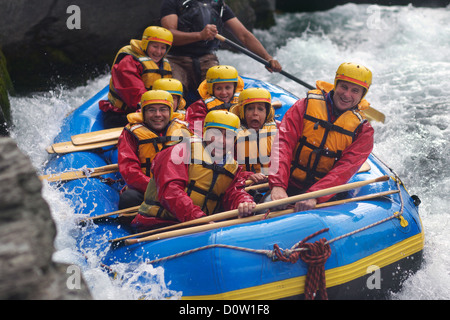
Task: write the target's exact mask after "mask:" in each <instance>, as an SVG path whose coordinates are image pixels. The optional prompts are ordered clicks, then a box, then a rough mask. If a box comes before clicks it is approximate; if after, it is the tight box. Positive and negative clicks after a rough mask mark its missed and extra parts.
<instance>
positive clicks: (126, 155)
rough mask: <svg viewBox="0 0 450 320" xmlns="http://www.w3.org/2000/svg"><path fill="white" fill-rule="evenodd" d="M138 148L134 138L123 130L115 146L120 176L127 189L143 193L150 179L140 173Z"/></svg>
mask: <svg viewBox="0 0 450 320" xmlns="http://www.w3.org/2000/svg"><path fill="white" fill-rule="evenodd" d="M138 148H139V146H138V140H137V139H136V137H134V136H133V135H132V134H131V133H130V132H129V131H128V130H123V131H122V134H121V135H120V137H119V142H118V144H117V149H118V165H119V168H120V174H121V175H122V177H123V179H124V180H125V183H126V184H127V185H128V187H130V188H132V189H136V190H138V191H140V192H142V193H145V190H146V189H147V185H148V182H149V181H150V177H148V176H146V175H145V174H144V173H143V172H142V168H141V161H140V160H139V156H138V154H139V153H138Z"/></svg>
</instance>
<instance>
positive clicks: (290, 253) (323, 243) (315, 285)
mask: <svg viewBox="0 0 450 320" xmlns="http://www.w3.org/2000/svg"><path fill="white" fill-rule="evenodd" d="M394 175H395V173H394ZM394 181H395V182H396V184H397V188H398V190H399V197H400V207H401V208H400V211H397V212H395V213H394V214H393V215H392V216H389V217H387V218H385V219H382V220H379V221H377V222H374V223H372V224H370V225H367V226H365V227H362V228H360V229H357V230H354V231H351V232H348V233H346V234H343V235H341V236H338V237H335V238H333V239H331V240H329V241H327V240H326V239H325V238H322V239H320V240H318V241H316V242H314V243H307V242H306V241H308V240H309V239H311V238H314V237H315V236H317V235H319V234H321V233H324V232H327V231H328V230H329V228H325V229H322V230H319V231H317V232H315V233H313V234H311V235H310V236H307V237H306V238H305V239H303V240H302V241H300V242H297V243H296V244H295V245H293V246H292V247H291V248H290V249H284V250H283V249H280V247H279V246H278V244H274V246H273V249H272V250H266V249H250V248H244V247H238V246H232V245H226V244H210V245H206V246H203V247H199V248H195V249H191V250H187V251H183V252H180V253H177V254H173V255H170V256H167V257H162V258H158V259H154V260H149V259H147V260H146V263H148V264H156V263H159V262H163V261H167V260H170V259H174V258H178V257H181V256H184V255H188V254H192V253H195V252H198V251H201V250H206V249H213V248H225V249H232V250H240V251H243V252H249V253H255V254H264V255H266V256H267V257H268V258H270V259H271V260H272V261H274V262H275V261H284V262H290V263H296V262H297V261H298V258H301V259H302V260H303V261H304V262H305V263H306V264H307V265H308V272H307V275H306V280H305V290H304V293H305V299H307V300H309V299H314V298H315V297H316V290H319V295H320V298H321V299H328V295H327V291H326V279H325V262H326V260H327V259H328V257H330V255H331V248H330V243H333V242H335V241H337V240H340V239H343V238H345V237H349V236H352V235H354V234H356V233H359V232H362V231H364V230H367V229H370V228H372V227H375V226H377V225H379V224H382V223H384V222H387V221H389V220H392V219H394V218H398V219H399V220H400V225H401V226H402V227H406V226H407V225H408V222H407V220H405V219H404V218H403V216H402V215H403V210H404V202H403V197H402V194H401V190H400V184H401V182H400V179H399V178H398V176H397V175H395V179H394ZM307 251H309V253H306V252H307Z"/></svg>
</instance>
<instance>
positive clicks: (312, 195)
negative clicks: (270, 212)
mask: <svg viewBox="0 0 450 320" xmlns="http://www.w3.org/2000/svg"><path fill="white" fill-rule="evenodd" d="M387 180H389V176H382V177H379V178H375V179H371V180H366V181H360V182H353V183H348V184H345V185H340V186H337V187H331V188H327V189H324V190H319V191H314V192H310V193H306V194H300V195H297V196H292V197H288V198H285V199H280V200H274V201H270V202H267V203H261V204H258V205H256V207H255V209H254V210H253V211H254V212H256V211H261V210H265V209H269V208H273V207H278V206H282V205H286V204H291V203H294V202H298V201H303V200H307V199H313V198H318V197H322V196H325V195H330V194H334V193H340V192H345V191H349V190H352V189H356V188H360V187H363V186H365V185H368V184H371V183H375V182H383V181H387ZM237 215H238V210H237V209H236V210H230V211H227V212H222V213H218V214H215V215H212V216H207V217H203V218H199V219H195V220H191V221H187V222H184V223H183V226H191V225H197V224H202V223H207V222H211V221H220V220H226V219H230V218H235V217H236V216H237ZM249 218H251V219H249ZM245 219H248V220H246V222H251V221H256V220H258V219H260V218H259V217H258V216H253V217H248V218H245ZM229 225H233V220H230V221H222V222H220V225H218V224H212V225H201V226H196V227H191V228H189V231H187V230H183V229H182V230H174V231H168V232H164V233H160V234H156V235H152V236H148V237H144V238H139V239H128V240H126V241H125V244H134V243H138V242H143V241H154V240H160V239H166V238H170V237H176V236H179V235H183V234H191V233H195V232H200V231H205V230H210V229H214V228H217V227H218V226H220V227H222V226H223V227H225V226H229ZM187 232H188V233H187Z"/></svg>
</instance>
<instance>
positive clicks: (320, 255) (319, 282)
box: [274, 228, 331, 300]
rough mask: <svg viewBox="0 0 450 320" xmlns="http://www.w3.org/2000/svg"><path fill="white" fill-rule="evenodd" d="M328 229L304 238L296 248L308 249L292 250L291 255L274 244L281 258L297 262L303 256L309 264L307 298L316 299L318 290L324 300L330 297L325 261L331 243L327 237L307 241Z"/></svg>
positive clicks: (306, 284) (329, 251) (329, 252)
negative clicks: (286, 254) (311, 241)
mask: <svg viewBox="0 0 450 320" xmlns="http://www.w3.org/2000/svg"><path fill="white" fill-rule="evenodd" d="M327 231H328V228H326V229H322V230H319V231H317V232H315V233H313V234H312V235H310V236H308V237H306V238H305V239H303V240H302V241H301V242H300V243H299V244H298V245H296V246H294V249H296V248H302V249H306V250H301V251H295V252H292V253H291V254H290V255H289V257H285V256H284V255H283V253H282V252H281V250H280V248H279V247H278V245H277V244H275V245H274V252H275V255H276V256H277V258H278V259H279V260H281V261H285V262H291V263H295V262H297V260H298V258H301V259H302V260H303V261H304V262H305V263H306V264H308V273H307V274H306V280H305V299H306V300H314V298H315V296H316V291H317V290H319V295H320V298H321V299H322V300H327V299H328V294H327V286H326V279H325V262H326V261H327V259H328V257H329V256H330V255H331V249H330V245H329V244H328V243H327V240H326V239H325V238H322V239H320V240H318V241H316V242H314V243H306V241H308V240H309V239H311V238H313V237H315V236H317V235H319V234H321V233H323V232H327Z"/></svg>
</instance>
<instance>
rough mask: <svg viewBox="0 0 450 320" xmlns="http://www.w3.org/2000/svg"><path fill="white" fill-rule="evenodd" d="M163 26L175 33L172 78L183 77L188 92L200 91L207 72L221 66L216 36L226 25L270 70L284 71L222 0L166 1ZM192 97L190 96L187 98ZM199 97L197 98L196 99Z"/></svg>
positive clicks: (169, 58)
mask: <svg viewBox="0 0 450 320" xmlns="http://www.w3.org/2000/svg"><path fill="white" fill-rule="evenodd" d="M161 25H162V26H163V27H164V28H166V29H168V30H170V31H171V32H172V34H173V36H174V39H173V47H172V49H171V51H170V54H169V55H168V56H167V58H168V60H169V62H170V65H171V67H172V74H173V77H174V78H176V79H178V80H180V81H181V82H182V83H183V86H184V87H185V92H188V91H190V92H197V88H198V86H199V85H200V83H201V82H202V81H203V80H204V79H205V76H206V71H208V69H209V68H210V67H212V66H215V65H219V61H218V58H217V56H216V54H215V51H216V50H217V49H218V47H219V41H218V40H217V39H215V35H216V34H220V33H221V32H222V30H223V28H226V29H227V30H228V31H230V32H231V33H232V34H233V35H234V36H235V37H236V38H237V39H238V40H239V41H240V42H241V43H242V44H243V45H244V46H245V47H246V48H247V49H249V50H250V51H252V52H254V53H255V54H257V55H259V56H260V57H262V58H264V59H265V60H267V61H268V62H269V63H270V69H269V71H271V72H272V71H275V72H279V71H281V65H280V63H279V62H278V61H277V60H276V59H274V58H273V57H272V56H271V55H270V54H269V53H267V51H266V49H265V48H264V47H263V45H262V44H261V42H259V40H258V39H257V38H256V37H255V36H254V35H253V34H252V33H251V32H250V31H249V30H248V29H247V28H246V27H245V26H244V25H243V24H242V23H241V22H240V21H239V19H238V18H236V16H235V14H234V13H233V11H232V10H231V8H230V7H229V6H228V5H226V4H225V3H224V1H223V0H164V1H163V3H162V5H161ZM187 98H189V97H187ZM197 98H198V97H194V98H193V101H195V100H196V99H197Z"/></svg>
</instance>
